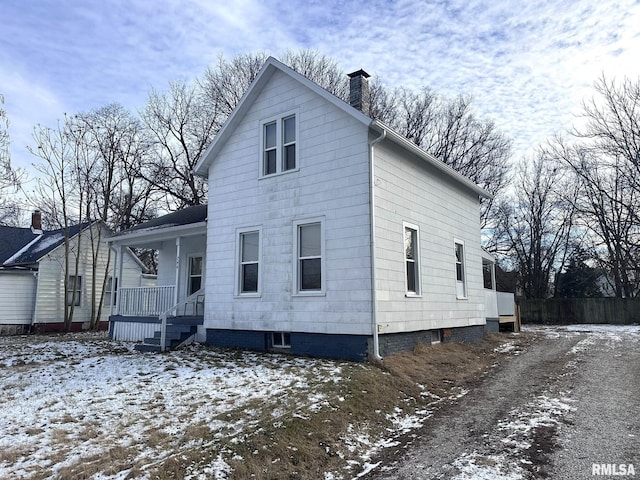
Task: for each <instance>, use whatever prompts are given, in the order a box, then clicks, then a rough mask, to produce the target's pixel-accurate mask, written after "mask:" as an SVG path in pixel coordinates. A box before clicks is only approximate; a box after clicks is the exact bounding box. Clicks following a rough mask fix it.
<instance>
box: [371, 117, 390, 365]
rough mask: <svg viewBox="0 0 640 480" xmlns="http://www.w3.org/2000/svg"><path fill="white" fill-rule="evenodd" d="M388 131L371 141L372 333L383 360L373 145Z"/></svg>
mask: <svg viewBox="0 0 640 480" xmlns="http://www.w3.org/2000/svg"><path fill="white" fill-rule="evenodd" d="M386 136H387V131H386V130H385V129H384V128H383V129H382V134H381V135H380V136H379V137H378V138H375V139H373V140H372V141H371V142H369V175H370V178H369V225H370V227H371V333H372V334H373V358H374V359H375V360H382V357H381V356H380V343H379V341H378V295H377V293H376V215H375V194H374V193H375V192H374V188H375V181H376V177H375V170H374V163H375V162H374V156H373V147H374V146H375V145H376V144H377V143H379V142H381V141H382V140H384V139H385V137H386Z"/></svg>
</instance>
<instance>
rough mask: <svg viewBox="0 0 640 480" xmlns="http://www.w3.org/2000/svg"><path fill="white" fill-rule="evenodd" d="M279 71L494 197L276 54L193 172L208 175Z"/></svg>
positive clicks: (477, 189)
mask: <svg viewBox="0 0 640 480" xmlns="http://www.w3.org/2000/svg"><path fill="white" fill-rule="evenodd" d="M276 71H280V72H282V73H284V74H285V75H288V76H289V77H291V78H293V79H294V80H297V81H298V82H300V83H301V84H302V85H304V86H305V87H307V88H309V89H310V90H312V91H314V92H315V93H317V94H318V95H320V96H321V97H322V98H324V99H325V100H327V101H328V102H330V103H331V104H333V105H335V106H336V107H338V108H339V109H340V110H342V111H344V112H345V113H347V114H348V115H350V116H351V117H353V118H354V119H355V120H357V121H359V122H361V123H363V124H364V125H366V126H368V127H369V128H371V129H373V130H374V131H376V132H378V133H383V132H384V134H385V139H386V140H389V141H392V142H394V143H396V144H397V145H399V146H400V147H402V148H403V149H404V150H406V151H408V152H410V153H412V154H414V155H417V156H418V157H419V158H421V159H423V160H424V161H425V162H426V163H427V164H429V165H431V166H433V167H435V168H436V169H438V170H439V171H440V172H442V173H444V174H445V175H446V176H448V177H450V178H451V179H453V180H454V181H456V182H458V183H460V184H462V185H464V186H465V187H467V188H469V189H471V190H472V191H473V192H474V193H475V194H477V195H478V196H480V197H484V198H492V195H491V194H490V193H489V192H487V191H486V190H485V189H483V188H481V187H479V186H478V185H476V184H475V183H474V182H472V181H471V180H469V179H468V178H467V177H465V176H464V175H462V174H460V173H459V172H457V171H456V170H454V169H453V168H451V167H450V166H449V165H447V164H445V163H444V162H442V161H441V160H438V159H437V158H435V157H434V156H433V155H431V154H429V153H427V152H425V151H424V150H422V149H421V148H420V147H418V146H417V145H415V144H414V143H413V142H411V141H409V140H408V139H406V138H405V137H403V136H402V135H400V134H399V133H397V132H395V131H394V130H393V129H391V128H390V127H389V126H387V125H385V124H383V123H382V122H380V121H379V120H375V119H372V118H371V117H369V116H367V115H365V114H364V113H362V112H361V111H360V110H358V109H356V108H353V107H352V106H351V105H349V104H348V103H347V102H345V101H344V100H342V99H341V98H338V97H336V96H335V95H333V94H332V93H329V92H328V91H327V90H325V89H324V88H322V87H321V86H319V85H318V84H316V83H314V82H312V81H311V80H309V79H308V78H307V77H305V76H304V75H301V74H299V73H298V72H296V71H295V70H293V69H292V68H290V67H287V66H286V65H285V64H283V63H282V62H280V61H278V60H276V59H275V58H273V57H269V58H268V59H267V61H266V62H265V64H264V65H263V67H262V69H260V72H258V75H257V76H256V78H255V79H254V80H253V82H252V83H251V85H249V88H248V89H247V91H246V92H245V94H244V95H243V96H242V98H241V99H240V101H239V102H238V105H237V106H236V108H234V110H233V111H232V112H231V115H229V118H227V120H226V122H225V123H224V125H223V126H222V128H221V129H220V131H219V132H218V134H217V135H216V137H215V138H214V139H213V141H212V142H211V144H210V145H209V147H208V148H207V149H206V150H205V152H204V154H203V155H202V158H201V159H200V161H199V162H198V163H197V165H196V166H195V167H194V169H193V172H194V173H195V174H196V175H200V176H202V177H207V175H208V173H209V167H210V166H211V163H212V162H213V160H214V159H215V157H216V156H217V155H218V153H219V152H220V150H221V149H222V147H223V146H224V145H225V143H226V142H227V140H228V139H229V137H230V136H231V135H232V133H233V131H234V130H235V128H236V127H237V125H238V124H239V123H240V121H241V120H242V118H243V117H244V115H245V114H246V113H247V111H248V110H249V108H250V107H251V105H252V104H253V102H254V101H255V100H256V98H257V97H258V95H259V94H260V92H261V91H262V89H263V88H264V86H265V85H266V84H267V82H268V81H269V80H270V79H271V77H272V76H273V74H274V73H275V72H276Z"/></svg>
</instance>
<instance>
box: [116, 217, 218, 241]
mask: <svg viewBox="0 0 640 480" xmlns="http://www.w3.org/2000/svg"><path fill="white" fill-rule="evenodd" d="M206 231H207V222H206V221H204V222H198V223H189V224H186V225H171V226H166V227H154V228H152V229H142V230H135V231H133V232H131V233H125V234H120V235H115V236H112V237H109V238H107V239H106V240H107V243H108V244H109V245H123V246H129V245H133V244H134V242H136V241H140V240H143V241H148V242H155V241H160V240H167V239H171V238H177V237H179V236H194V235H200V234H202V233H206Z"/></svg>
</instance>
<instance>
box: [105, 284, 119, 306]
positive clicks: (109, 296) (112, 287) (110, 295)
mask: <svg viewBox="0 0 640 480" xmlns="http://www.w3.org/2000/svg"><path fill="white" fill-rule="evenodd" d="M117 296H118V279H117V278H116V279H115V282H114V278H113V277H109V278H107V286H106V287H105V290H104V305H105V306H107V305H112V306H113V305H115V304H116V299H117Z"/></svg>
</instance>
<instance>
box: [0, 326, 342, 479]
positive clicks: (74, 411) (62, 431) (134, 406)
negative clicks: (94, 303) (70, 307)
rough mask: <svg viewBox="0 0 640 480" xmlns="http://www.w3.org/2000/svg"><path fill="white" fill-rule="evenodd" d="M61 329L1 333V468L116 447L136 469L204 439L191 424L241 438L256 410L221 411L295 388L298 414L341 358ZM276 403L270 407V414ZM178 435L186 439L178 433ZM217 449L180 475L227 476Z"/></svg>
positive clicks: (48, 463)
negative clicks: (171, 345)
mask: <svg viewBox="0 0 640 480" xmlns="http://www.w3.org/2000/svg"><path fill="white" fill-rule="evenodd" d="M45 338H46V337H45ZM65 338H66V339H67V340H65V341H61V340H60V339H59V338H58V339H55V340H49V341H46V340H44V341H39V340H38V337H4V338H0V387H1V390H0V405H2V408H1V409H0V432H1V433H0V452H3V453H2V456H0V478H25V479H28V478H34V477H35V476H38V478H41V475H42V472H50V476H51V477H56V476H57V475H56V472H59V471H60V469H63V468H64V467H67V466H72V465H74V464H79V463H85V462H88V460H87V459H91V458H96V457H99V456H104V455H108V454H109V452H116V451H122V452H126V455H129V456H131V457H132V459H131V461H130V462H129V463H130V464H134V463H135V464H138V465H143V466H142V468H141V470H142V471H144V470H145V468H148V467H149V466H151V465H154V464H158V463H159V462H161V461H162V460H164V459H166V458H168V457H169V456H175V455H177V456H178V457H179V456H180V455H181V454H182V453H183V452H187V451H188V450H189V449H190V447H193V446H194V443H193V442H196V443H197V442H199V443H198V445H199V446H202V442H203V440H202V437H203V435H200V436H198V435H193V436H189V435H188V432H189V430H190V429H198V428H199V429H202V431H203V432H209V434H208V435H207V438H209V437H210V438H211V440H210V442H211V444H212V445H215V444H216V442H219V443H220V444H221V445H224V441H242V438H243V436H244V435H245V434H248V430H249V429H250V427H251V426H252V424H253V423H252V422H255V421H256V420H255V418H254V417H253V415H255V412H253V411H252V409H251V408H247V409H246V410H244V412H243V415H240V416H236V418H228V419H227V418H226V416H225V415H226V414H227V412H231V411H234V410H236V409H242V408H244V407H245V406H247V407H248V406H249V405H251V404H252V402H256V401H257V402H261V401H264V402H266V401H269V400H270V399H274V398H277V399H285V398H287V397H288V395H289V394H290V393H292V392H296V393H297V394H298V395H297V397H296V398H299V397H300V392H303V395H302V397H303V398H304V395H305V394H306V395H307V397H306V398H307V400H306V401H303V402H302V403H298V404H297V408H298V410H297V411H294V412H293V414H298V415H304V414H305V410H309V411H313V409H319V408H322V404H323V396H322V394H321V393H320V392H318V391H314V388H318V386H319V385H322V384H323V383H324V382H337V381H340V380H341V376H340V375H341V366H340V362H334V361H325V360H314V359H301V358H295V357H285V356H279V355H271V356H270V355H257V354H252V353H249V352H242V353H227V352H220V351H215V350H211V349H206V348H200V347H198V346H195V347H192V348H188V349H186V350H179V351H174V352H171V353H169V354H166V355H153V354H151V355H144V354H138V353H136V352H133V351H131V349H130V345H127V344H122V343H117V342H110V341H108V340H107V339H106V337H104V335H102V336H100V337H96V338H92V339H91V341H87V339H86V337H83V336H82V335H75V336H73V335H69V336H65ZM283 413H284V412H275V413H274V421H277V417H278V415H280V414H283ZM252 414H253V415H252ZM158 436H159V437H162V438H156V437H158ZM185 438H186V439H191V440H189V441H190V442H192V443H188V442H187V443H181V442H183V441H184V439H185ZM167 442H168V443H167ZM168 446H170V447H171V448H167V447H168ZM228 453H230V452H228ZM224 454H225V452H224V451H223V452H222V453H221V454H220V455H218V456H217V458H215V459H214V460H213V461H211V462H210V464H207V465H194V468H193V469H192V470H193V471H191V472H190V475H189V477H188V478H191V479H194V480H195V479H208V478H226V477H227V475H228V473H229V471H230V467H229V465H228V464H227V462H226V460H227V459H228V458H225V456H224ZM144 465H146V467H145V466H144ZM127 475H128V472H126V471H123V472H114V473H111V474H106V473H104V472H99V473H96V474H94V475H93V476H89V477H87V478H94V479H104V480H106V479H110V480H114V479H120V478H125V477H127ZM127 478H129V477H127ZM136 478H144V476H142V477H136Z"/></svg>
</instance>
